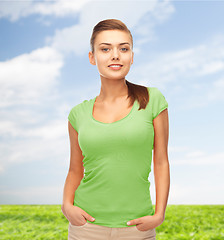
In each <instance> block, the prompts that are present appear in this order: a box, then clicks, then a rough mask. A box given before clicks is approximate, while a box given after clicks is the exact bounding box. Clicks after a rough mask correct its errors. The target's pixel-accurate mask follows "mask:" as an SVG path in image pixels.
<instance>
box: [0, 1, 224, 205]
mask: <svg viewBox="0 0 224 240" xmlns="http://www.w3.org/2000/svg"><path fill="white" fill-rule="evenodd" d="M223 10H224V1H91V0H86V1H62V0H58V1H17V2H15V1H1V2H0V33H1V34H0V86H1V87H0V99H1V101H0V182H1V185H0V204H61V201H62V193H63V185H64V181H65V178H66V175H67V171H68V167H69V154H70V148H69V147H70V146H69V137H68V128H67V116H68V114H69V111H70V110H71V108H72V107H73V106H75V105H76V104H78V103H80V102H82V101H83V100H85V99H91V98H93V97H95V96H97V95H98V94H99V92H100V77H99V74H98V71H97V68H96V66H93V65H91V64H90V63H89V59H88V52H89V50H90V46H89V39H90V36H91V32H92V28H93V27H94V26H95V25H96V24H97V23H98V22H99V21H101V20H103V19H108V18H117V19H120V20H122V21H123V22H124V23H125V24H126V25H127V26H128V28H129V29H130V30H131V32H132V35H133V39H134V53H135V55H134V64H133V65H132V67H131V70H130V72H129V73H128V75H127V76H126V79H127V80H129V81H131V82H133V83H136V84H141V85H145V86H153V87H157V88H159V90H160V91H161V92H162V93H163V94H164V96H165V97H166V100H167V101H168V103H169V108H168V111H169V118H170V134H169V135H170V138H169V161H170V173H171V185H170V194H169V200H168V204H223V203H224V185H223V182H224V177H223V176H224V175H223V172H224V161H223V160H224V150H223V136H224V128H223V103H224V94H223V93H224V29H223V22H224V15H223ZM149 180H150V181H151V187H150V190H151V196H152V201H153V204H155V187H154V175H153V163H152V172H151V173H150V176H149Z"/></svg>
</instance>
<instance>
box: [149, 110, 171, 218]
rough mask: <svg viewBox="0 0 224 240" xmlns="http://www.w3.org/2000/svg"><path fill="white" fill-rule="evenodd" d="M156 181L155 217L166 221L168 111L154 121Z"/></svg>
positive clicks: (168, 180) (168, 175)
mask: <svg viewBox="0 0 224 240" xmlns="http://www.w3.org/2000/svg"><path fill="white" fill-rule="evenodd" d="M153 125H154V132H155V135H154V152H153V164H154V179H155V188H156V207H155V215H157V216H160V217H161V219H162V220H164V219H165V210H166V205H167V201H168V195H169V188H170V169H169V160H168V153H167V148H168V139H169V119H168V110H167V109H165V110H164V111H162V112H161V113H160V114H159V115H158V116H157V117H156V118H155V119H154V120H153Z"/></svg>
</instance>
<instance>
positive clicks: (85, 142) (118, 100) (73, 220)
mask: <svg viewBox="0 0 224 240" xmlns="http://www.w3.org/2000/svg"><path fill="white" fill-rule="evenodd" d="M90 42H91V49H92V51H90V52H89V61H90V63H91V64H92V65H96V66H97V68H98V72H99V75H100V79H101V91H100V94H99V95H98V96H96V97H94V98H92V99H90V100H84V101H83V102H81V103H79V104H78V105H76V106H74V107H73V108H72V109H71V111H70V113H69V116H68V120H69V122H68V128H69V136H70V146H71V156H70V168H69V172H68V175H67V178H66V182H65V186H64V195H63V204H62V212H63V213H64V215H65V217H66V218H67V219H68V221H69V228H68V239H69V240H73V239H83V240H87V239H88V240H101V239H102V240H107V239H108V240H109V239H112V238H113V239H118V240H119V239H148V240H149V239H151V240H154V239H155V236H156V231H155V228H156V227H157V226H159V225H161V224H162V222H163V221H164V218H165V209H166V204H167V199H168V192H169V181H170V179H169V162H168V154H167V145H168V111H167V107H168V103H167V101H166V99H165V97H164V96H163V95H162V93H161V92H160V91H159V90H158V89H157V88H155V87H148V86H141V85H137V84H134V83H131V82H129V81H127V80H126V79H125V77H126V75H127V74H128V72H129V71H130V68H131V65H132V64H133V57H134V52H133V50H132V49H133V39H132V35H131V33H130V31H129V30H128V28H127V27H126V25H125V24H124V23H122V22H121V21H120V20H117V19H107V20H103V21H101V22H99V23H98V24H97V25H96V26H95V27H94V29H93V33H92V37H91V41H90ZM152 150H154V159H153V160H154V175H155V183H156V208H155V210H154V209H153V206H152V201H151V195H150V189H149V188H150V182H149V180H148V177H149V173H150V172H151V161H152ZM93 217H94V218H93ZM131 225H134V226H131Z"/></svg>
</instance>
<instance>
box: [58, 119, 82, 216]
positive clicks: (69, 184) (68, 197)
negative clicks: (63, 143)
mask: <svg viewBox="0 0 224 240" xmlns="http://www.w3.org/2000/svg"><path fill="white" fill-rule="evenodd" d="M68 131H69V138H70V166H69V171H68V175H67V178H66V181H65V185H64V192H63V202H62V206H61V210H62V212H63V214H64V215H65V216H66V209H68V208H69V207H71V206H73V203H74V196H75V191H76V189H77V188H78V186H79V184H80V181H81V180H82V178H83V176H84V167H83V162H82V160H83V155H82V151H81V149H80V147H79V144H78V133H77V132H76V131H75V129H74V128H73V127H72V125H71V123H70V122H69V121H68Z"/></svg>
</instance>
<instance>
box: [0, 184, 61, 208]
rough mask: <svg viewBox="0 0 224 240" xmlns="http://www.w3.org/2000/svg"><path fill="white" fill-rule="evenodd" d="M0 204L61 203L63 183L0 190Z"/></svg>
mask: <svg viewBox="0 0 224 240" xmlns="http://www.w3.org/2000/svg"><path fill="white" fill-rule="evenodd" d="M0 195H1V202H0V203H1V204H61V203H62V196H63V185H61V186H41V187H35V186H32V187H26V188H22V189H13V191H12V190H11V189H4V188H2V189H1V190H0Z"/></svg>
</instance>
